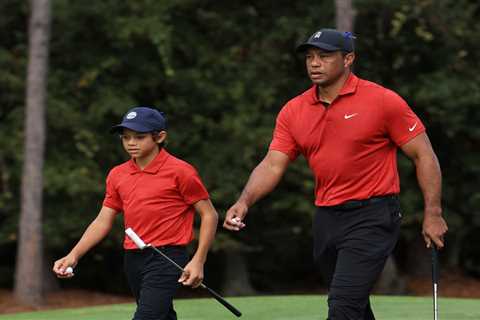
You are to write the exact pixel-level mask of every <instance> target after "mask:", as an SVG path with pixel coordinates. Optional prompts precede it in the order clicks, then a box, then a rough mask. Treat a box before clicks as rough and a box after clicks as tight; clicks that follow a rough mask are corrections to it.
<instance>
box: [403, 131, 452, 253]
mask: <svg viewBox="0 0 480 320" xmlns="http://www.w3.org/2000/svg"><path fill="white" fill-rule="evenodd" d="M401 149H402V150H403V152H405V154H406V155H407V156H408V157H409V158H410V159H411V160H412V161H413V162H414V164H415V167H416V171H417V180H418V184H419V186H420V189H421V190H422V193H423V199H424V206H425V208H424V217H423V230H422V234H423V237H424V239H425V242H426V244H427V247H430V246H431V245H432V241H433V242H434V244H435V245H436V246H437V247H438V248H443V246H444V243H443V236H444V235H445V233H446V232H447V230H448V227H447V223H446V222H445V220H444V219H443V217H442V204H441V192H442V173H441V171H440V165H439V163H438V159H437V156H436V155H435V152H434V151H433V148H432V145H431V144H430V140H429V139H428V136H427V134H425V133H422V134H420V135H418V136H416V137H415V138H413V139H412V140H410V141H409V142H407V143H406V144H404V145H403V146H402V147H401Z"/></svg>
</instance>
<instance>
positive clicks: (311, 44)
mask: <svg viewBox="0 0 480 320" xmlns="http://www.w3.org/2000/svg"><path fill="white" fill-rule="evenodd" d="M311 47H314V48H318V49H322V50H325V51H329V52H333V51H341V50H342V49H340V48H337V47H334V46H332V45H329V44H327V43H323V42H305V43H302V44H301V45H299V46H298V47H297V50H296V51H297V52H305V51H307V50H308V49H309V48H311Z"/></svg>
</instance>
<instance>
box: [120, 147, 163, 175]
mask: <svg viewBox="0 0 480 320" xmlns="http://www.w3.org/2000/svg"><path fill="white" fill-rule="evenodd" d="M169 157H170V154H169V153H168V152H167V151H166V150H165V149H164V148H162V149H161V150H160V152H158V154H157V156H156V157H155V158H154V159H153V160H152V161H151V162H150V163H149V164H148V165H147V166H146V167H145V168H144V169H143V170H140V168H139V167H138V165H137V164H136V163H135V161H133V159H130V160H129V161H128V162H127V163H128V170H129V173H130V174H136V173H141V172H145V173H150V174H156V173H157V172H158V170H160V168H161V167H162V166H163V164H164V163H165V161H167V159H168V158H169Z"/></svg>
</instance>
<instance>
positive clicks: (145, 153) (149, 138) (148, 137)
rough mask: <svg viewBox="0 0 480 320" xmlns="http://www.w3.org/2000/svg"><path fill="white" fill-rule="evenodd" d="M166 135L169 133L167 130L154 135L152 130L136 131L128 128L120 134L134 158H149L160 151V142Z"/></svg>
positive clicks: (126, 149) (124, 145) (124, 146)
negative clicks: (146, 131)
mask: <svg viewBox="0 0 480 320" xmlns="http://www.w3.org/2000/svg"><path fill="white" fill-rule="evenodd" d="M166 137H167V133H166V132H165V131H160V133H159V134H158V135H153V134H152V133H151V132H148V133H143V132H136V131H133V130H130V129H127V128H124V129H123V131H122V133H121V134H120V138H121V139H122V145H123V148H125V151H127V152H128V154H129V155H130V156H131V157H132V158H134V159H142V158H148V157H149V156H151V155H153V154H156V153H158V150H159V147H158V144H159V143H162V142H163V141H164V140H165V138H166Z"/></svg>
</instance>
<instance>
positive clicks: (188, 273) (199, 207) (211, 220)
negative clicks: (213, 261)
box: [178, 200, 218, 288]
mask: <svg viewBox="0 0 480 320" xmlns="http://www.w3.org/2000/svg"><path fill="white" fill-rule="evenodd" d="M194 207H195V210H196V211H197V212H198V214H199V215H200V219H201V220H202V221H201V224H200V234H199V236H198V248H197V251H196V252H195V255H194V256H193V258H192V260H190V262H189V263H188V264H187V265H186V266H185V268H184V270H185V272H184V273H182V275H181V277H180V279H178V282H181V283H182V284H184V285H186V286H192V287H194V288H196V287H198V286H199V285H200V283H201V282H202V280H203V266H204V264H205V261H207V253H208V250H209V249H210V246H211V245H212V242H213V239H214V238H215V231H216V230H217V224H218V215H217V211H216V210H215V208H214V207H213V205H212V202H211V201H210V200H200V201H198V202H197V203H195V204H194Z"/></svg>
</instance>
